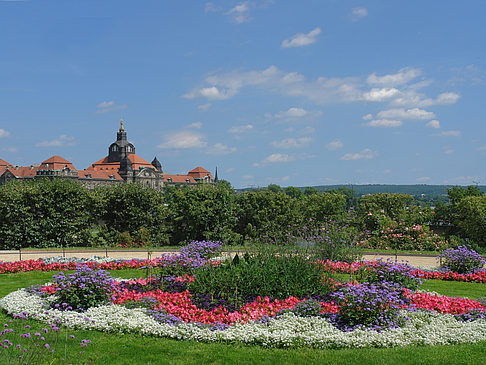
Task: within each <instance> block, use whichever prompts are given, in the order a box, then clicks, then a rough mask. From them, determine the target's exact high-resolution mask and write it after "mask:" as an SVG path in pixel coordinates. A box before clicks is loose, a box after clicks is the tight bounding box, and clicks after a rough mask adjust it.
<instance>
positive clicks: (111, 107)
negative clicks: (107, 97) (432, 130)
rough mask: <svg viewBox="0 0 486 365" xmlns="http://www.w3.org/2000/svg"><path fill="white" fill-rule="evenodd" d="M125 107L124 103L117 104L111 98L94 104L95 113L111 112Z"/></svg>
mask: <svg viewBox="0 0 486 365" xmlns="http://www.w3.org/2000/svg"><path fill="white" fill-rule="evenodd" d="M126 107H127V106H126V105H125V104H123V105H117V104H116V103H115V102H114V101H113V100H111V101H103V102H101V103H99V104H98V105H96V113H98V114H103V113H108V112H113V111H115V110H122V109H125V108H126Z"/></svg>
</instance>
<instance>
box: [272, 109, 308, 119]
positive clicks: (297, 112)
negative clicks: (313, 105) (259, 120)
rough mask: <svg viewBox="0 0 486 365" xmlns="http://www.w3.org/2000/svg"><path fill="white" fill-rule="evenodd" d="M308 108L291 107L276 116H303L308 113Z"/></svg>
mask: <svg viewBox="0 0 486 365" xmlns="http://www.w3.org/2000/svg"><path fill="white" fill-rule="evenodd" d="M307 113H308V112H307V110H305V109H302V108H290V109H289V110H286V111H281V112H278V113H277V114H275V117H276V118H302V117H304V116H306V115H307Z"/></svg>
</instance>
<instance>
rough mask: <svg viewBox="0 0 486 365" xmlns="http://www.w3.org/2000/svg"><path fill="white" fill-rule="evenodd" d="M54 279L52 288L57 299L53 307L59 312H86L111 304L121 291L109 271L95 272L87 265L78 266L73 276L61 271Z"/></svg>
mask: <svg viewBox="0 0 486 365" xmlns="http://www.w3.org/2000/svg"><path fill="white" fill-rule="evenodd" d="M53 278H54V283H53V285H52V288H53V294H54V295H55V297H56V299H55V301H54V302H53V303H52V304H51V306H52V307H53V308H55V309H59V310H74V311H86V310H87V309H88V308H91V307H97V306H99V305H102V304H106V303H111V302H112V301H113V300H114V299H115V296H114V295H115V294H116V293H117V292H118V291H119V288H118V286H117V285H116V282H115V280H114V279H113V278H112V277H111V275H110V274H109V273H108V272H107V271H104V270H97V271H95V270H93V269H91V268H89V267H88V266H86V265H78V266H77V267H76V272H74V273H72V274H66V273H64V272H62V271H61V272H60V273H59V274H58V275H54V276H53Z"/></svg>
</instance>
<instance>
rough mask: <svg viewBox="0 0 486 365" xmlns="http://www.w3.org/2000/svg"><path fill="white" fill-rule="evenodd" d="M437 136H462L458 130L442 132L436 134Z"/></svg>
mask: <svg viewBox="0 0 486 365" xmlns="http://www.w3.org/2000/svg"><path fill="white" fill-rule="evenodd" d="M436 135H437V136H444V137H459V136H460V135H461V131H458V130H451V131H443V132H440V133H439V134H436Z"/></svg>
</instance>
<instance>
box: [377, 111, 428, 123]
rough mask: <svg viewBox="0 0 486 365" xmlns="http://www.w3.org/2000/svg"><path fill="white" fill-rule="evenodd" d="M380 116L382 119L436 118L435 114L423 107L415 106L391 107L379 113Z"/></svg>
mask: <svg viewBox="0 0 486 365" xmlns="http://www.w3.org/2000/svg"><path fill="white" fill-rule="evenodd" d="M377 117H378V118H381V119H418V120H427V119H433V118H435V114H434V113H432V112H428V111H426V110H423V109H419V108H413V109H408V110H405V109H389V110H383V111H381V112H379V113H378V115H377Z"/></svg>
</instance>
